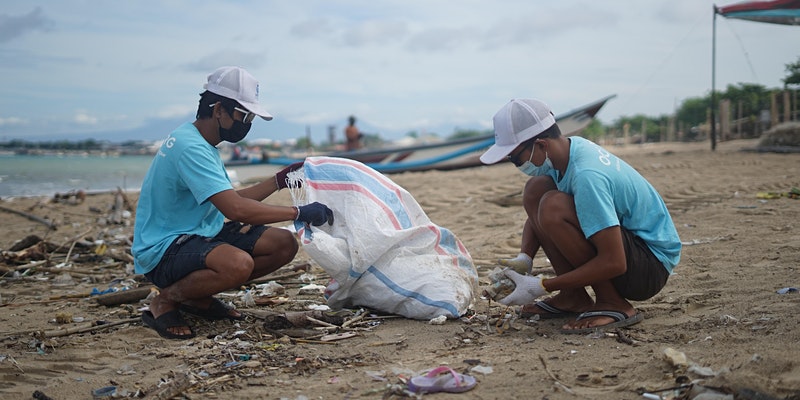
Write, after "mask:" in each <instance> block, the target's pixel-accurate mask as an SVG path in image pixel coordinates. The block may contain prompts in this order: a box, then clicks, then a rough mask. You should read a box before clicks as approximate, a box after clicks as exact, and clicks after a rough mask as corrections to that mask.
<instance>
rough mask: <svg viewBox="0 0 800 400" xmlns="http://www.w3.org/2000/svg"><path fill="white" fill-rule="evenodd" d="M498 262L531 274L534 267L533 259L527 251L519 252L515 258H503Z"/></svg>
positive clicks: (522, 272) (521, 272)
mask: <svg viewBox="0 0 800 400" xmlns="http://www.w3.org/2000/svg"><path fill="white" fill-rule="evenodd" d="M497 263H498V264H500V265H502V266H504V267H511V269H513V270H514V271H517V272H519V273H520V274H523V275H524V274H530V273H531V269H532V268H533V259H531V256H529V255H527V254H525V253H519V254H518V255H517V256H516V257H515V258H501V259H499V260H497Z"/></svg>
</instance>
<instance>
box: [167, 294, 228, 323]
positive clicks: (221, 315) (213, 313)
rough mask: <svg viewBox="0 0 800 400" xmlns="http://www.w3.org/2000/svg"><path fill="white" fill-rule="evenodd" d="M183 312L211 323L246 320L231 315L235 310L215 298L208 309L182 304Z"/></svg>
mask: <svg viewBox="0 0 800 400" xmlns="http://www.w3.org/2000/svg"><path fill="white" fill-rule="evenodd" d="M180 308H181V311H183V312H185V313H187V314H192V315H194V316H196V317H200V318H203V319H207V320H209V321H219V320H222V319H232V320H242V319H244V315H241V314H240V315H239V316H238V317H235V316H233V315H231V314H230V311H231V310H233V308H231V307H228V306H227V305H225V303H223V302H222V301H221V300H220V299H218V298H216V297H214V298H212V300H211V305H210V306H208V308H198V307H194V306H190V305H188V304H181V307H180Z"/></svg>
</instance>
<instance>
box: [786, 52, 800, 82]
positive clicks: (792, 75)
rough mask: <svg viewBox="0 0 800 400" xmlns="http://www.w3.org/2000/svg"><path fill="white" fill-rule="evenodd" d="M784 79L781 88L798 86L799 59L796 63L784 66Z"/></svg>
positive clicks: (799, 77)
mask: <svg viewBox="0 0 800 400" xmlns="http://www.w3.org/2000/svg"><path fill="white" fill-rule="evenodd" d="M786 73H787V75H786V78H783V87H788V86H789V85H800V57H797V62H795V63H789V64H786Z"/></svg>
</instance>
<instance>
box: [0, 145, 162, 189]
mask: <svg viewBox="0 0 800 400" xmlns="http://www.w3.org/2000/svg"><path fill="white" fill-rule="evenodd" d="M152 160H153V156H152V155H145V156H100V155H77V154H75V155H0V197H19V196H52V195H55V194H56V193H68V192H70V191H73V190H83V191H86V192H102V191H109V190H115V189H116V188H118V187H119V188H122V189H124V190H126V191H139V189H141V187H142V181H143V180H144V176H145V174H146V173H147V168H148V167H150V162H151V161H152Z"/></svg>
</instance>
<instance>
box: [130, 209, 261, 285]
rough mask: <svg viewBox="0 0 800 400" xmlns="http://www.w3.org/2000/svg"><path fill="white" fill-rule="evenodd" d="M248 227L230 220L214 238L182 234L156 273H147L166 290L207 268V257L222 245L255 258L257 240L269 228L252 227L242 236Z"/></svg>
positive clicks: (152, 280)
mask: <svg viewBox="0 0 800 400" xmlns="http://www.w3.org/2000/svg"><path fill="white" fill-rule="evenodd" d="M244 227H245V225H244V224H242V223H241V222H235V221H229V222H226V223H225V225H223V226H222V230H221V231H219V233H218V234H217V235H216V236H214V237H205V236H199V235H181V236H178V238H177V239H175V240H174V241H173V242H172V244H171V245H170V246H169V247H168V248H167V251H166V252H165V253H164V256H163V257H161V261H160V262H159V263H158V265H156V267H155V268H153V270H152V271H150V272H148V273H146V274H145V277H147V279H148V280H150V282H153V284H154V285H156V286H158V287H160V288H165V287H167V286H170V285H172V284H173V283H175V282H177V281H179V280H181V279H183V277H185V276H186V275H189V274H190V273H192V272H194V271H197V270H201V269H205V268H206V256H207V255H208V253H210V252H211V250H214V248H216V247H217V246H219V245H221V244H229V245H231V246H234V247H237V248H239V249H241V250H244V251H246V252H247V254H250V255H251V256H252V255H253V249H254V248H255V246H256V241H258V239H259V238H260V237H261V235H262V234H263V233H264V232H265V231H266V230H267V228H268V227H267V226H264V225H257V226H250V229H249V230H248V231H247V232H245V233H242V228H244Z"/></svg>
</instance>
